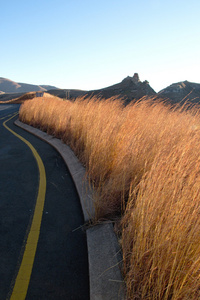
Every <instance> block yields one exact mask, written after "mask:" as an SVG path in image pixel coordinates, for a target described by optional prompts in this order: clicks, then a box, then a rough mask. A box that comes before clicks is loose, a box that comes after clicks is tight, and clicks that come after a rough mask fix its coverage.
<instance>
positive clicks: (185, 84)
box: [158, 80, 200, 104]
mask: <svg viewBox="0 0 200 300" xmlns="http://www.w3.org/2000/svg"><path fill="white" fill-rule="evenodd" d="M158 97H160V98H164V99H168V101H170V102H171V103H172V104H173V103H178V102H182V103H184V102H185V101H189V102H192V103H199V104H200V84H199V83H194V82H189V81H187V80H185V81H181V82H177V83H173V84H171V85H170V86H168V87H166V88H165V89H163V90H161V91H160V92H159V93H158Z"/></svg>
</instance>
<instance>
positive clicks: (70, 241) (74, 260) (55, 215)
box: [0, 105, 89, 300]
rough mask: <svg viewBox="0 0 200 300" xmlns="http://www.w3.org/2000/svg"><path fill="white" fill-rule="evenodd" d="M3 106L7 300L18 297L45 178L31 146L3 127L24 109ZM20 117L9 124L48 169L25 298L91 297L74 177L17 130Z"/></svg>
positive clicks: (0, 151) (1, 208)
mask: <svg viewBox="0 0 200 300" xmlns="http://www.w3.org/2000/svg"><path fill="white" fill-rule="evenodd" d="M3 108H4V106H3V105H1V106H0V299H1V300H4V299H5V300H7V299H10V298H12V297H13V296H12V294H13V288H14V286H15V284H16V278H17V275H18V271H19V269H20V266H21V264H22V261H23V255H24V250H25V248H26V243H27V241H28V235H29V231H30V228H31V224H32V221H33V216H34V212H35V206H36V201H37V195H38V185H39V180H40V176H39V171H38V166H37V163H36V159H35V157H34V156H33V153H32V152H31V150H30V149H29V147H28V146H27V145H26V144H25V143H24V142H22V141H21V140H20V139H18V138H17V137H16V136H14V135H13V134H12V133H11V132H9V131H8V130H7V129H6V128H5V127H4V126H3V122H4V121H5V120H7V119H9V117H7V116H8V115H10V114H13V113H14V112H16V111H17V110H18V109H19V105H7V107H6V109H3ZM16 118H17V116H16V117H14V118H13V119H12V120H10V121H8V122H7V123H6V125H7V126H8V127H9V128H10V129H11V130H13V131H14V132H16V133H17V134H19V135H21V136H23V137H24V138H25V139H26V140H27V141H29V142H30V143H31V145H33V147H34V148H35V149H36V151H37V152H38V154H39V156H40V157H41V159H42V162H43V164H44V167H45V170H46V196H45V203H44V208H43V214H42V222H41V227H40V234H39V240H38V244H37V250H36V254H35V259H34V263H33V268H32V273H31V277H30V282H29V284H28V290H27V295H26V298H25V299H27V300H32V299H37V300H43V299H45V300H48V299H54V300H56V299H74V300H78V299H82V300H84V299H89V276H88V258H87V244H86V234H85V232H84V231H83V230H81V229H80V227H81V225H82V224H83V222H84V221H83V215H82V210H81V205H80V202H79V198H78V195H77V192H76V189H75V186H74V183H73V181H72V178H71V176H70V174H69V171H68V169H67V167H66V166H65V164H64V162H63V160H62V158H61V157H60V155H59V154H58V153H57V152H56V151H55V150H54V149H53V148H52V147H51V146H49V145H48V144H47V143H45V142H43V141H41V140H40V139H38V138H36V137H34V136H32V135H31V134H29V133H27V132H25V131H24V130H22V129H20V128H18V127H16V126H15V125H14V124H13V122H14V120H15V119H16ZM19 299H20V298H19ZM16 300H17V299H16ZM20 300H22V299H20Z"/></svg>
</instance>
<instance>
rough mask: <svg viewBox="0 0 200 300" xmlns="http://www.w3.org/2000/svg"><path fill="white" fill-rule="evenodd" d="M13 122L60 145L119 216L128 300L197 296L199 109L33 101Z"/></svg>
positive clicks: (151, 102)
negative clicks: (67, 148) (53, 138)
mask: <svg viewBox="0 0 200 300" xmlns="http://www.w3.org/2000/svg"><path fill="white" fill-rule="evenodd" d="M20 120H21V121H22V122H25V123H27V124H30V125H32V126H34V127H38V128H40V129H42V130H44V131H46V132H48V133H49V134H52V135H54V136H56V137H58V138H61V139H62V140H63V141H64V142H65V143H67V144H68V145H69V146H70V147H71V148H72V149H73V151H74V152H75V153H76V155H77V156H78V157H79V159H80V160H81V161H82V163H83V164H84V166H85V167H86V170H87V174H88V177H89V179H90V183H91V185H92V186H93V187H94V189H95V195H94V197H95V200H96V202H95V203H96V204H95V206H96V218H97V219H103V218H114V217H116V216H118V217H119V216H120V218H121V232H122V239H121V244H122V250H123V260H124V278H125V281H126V286H127V298H128V299H149V300H154V299H156V300H157V299H160V300H161V299H162V300H163V299H164V300H169V299H170V300H171V299H172V300H182V299H185V300H187V299H191V300H195V299H199V298H200V146H199V145H200V111H199V108H198V107H193V108H188V107H186V106H185V107H171V106H169V105H166V104H164V103H163V102H159V101H157V100H155V99H147V98H144V99H141V100H140V101H138V102H136V103H133V104H129V105H128V106H124V105H123V101H122V100H119V99H117V98H110V99H108V100H99V99H98V98H97V97H93V98H79V99H77V100H75V101H74V102H70V101H62V100H59V99H58V98H55V99H54V98H45V99H40V98H37V99H34V100H29V101H26V102H24V104H23V105H22V106H21V108H20Z"/></svg>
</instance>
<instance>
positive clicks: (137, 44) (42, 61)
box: [0, 0, 200, 91]
mask: <svg viewBox="0 0 200 300" xmlns="http://www.w3.org/2000/svg"><path fill="white" fill-rule="evenodd" d="M0 10H1V16H0V41H1V44H0V45H1V46H0V77H5V78H8V79H11V80H14V81H17V82H25V83H32V84H51V85H55V86H57V87H60V88H67V89H68V88H69V89H70V88H77V89H86V90H91V89H98V88H103V87H106V86H109V85H112V84H115V83H118V82H120V81H121V80H122V79H123V78H125V77H126V76H133V74H134V73H135V72H137V73H139V76H140V79H141V80H142V81H144V80H148V81H149V83H150V85H151V86H152V88H154V89H155V90H156V91H159V90H161V89H162V88H164V87H166V86H168V85H170V84H171V83H174V82H178V81H182V80H186V79H187V80H188V81H193V82H197V83H200V1H199V0H190V1H186V0H183V1H180V0H138V1H136V0H40V1H39V0H35V1H31V0H24V1H22V0H18V1H16V0H7V1H1V4H0Z"/></svg>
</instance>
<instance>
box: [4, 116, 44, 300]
mask: <svg viewBox="0 0 200 300" xmlns="http://www.w3.org/2000/svg"><path fill="white" fill-rule="evenodd" d="M13 117H14V116H12V117H11V118H9V119H8V120H6V121H4V122H3V126H4V127H5V128H6V129H7V130H9V131H10V132H11V133H12V134H14V135H15V136H16V137H18V138H19V139H20V140H22V141H23V142H24V143H25V144H26V145H27V146H28V147H29V148H30V149H31V151H32V153H33V155H34V157H35V159H36V162H37V165H38V168H39V175H40V181H39V188H38V196H37V200H36V205H35V211H34V215H33V220H32V224H31V228H30V231H29V234H28V238H27V242H26V246H25V250H24V254H23V258H22V262H21V265H20V268H19V272H18V275H17V277H16V280H15V285H14V288H13V291H12V295H11V298H10V300H24V299H25V298H26V294H27V290H28V286H29V282H30V277H31V272H32V268H33V263H34V258H35V253H36V249H37V243H38V239H39V234H40V227H41V221H42V214H43V209H44V202H45V194H46V173H45V168H44V165H43V162H42V160H41V158H40V156H39V154H38V153H37V151H36V149H35V148H34V147H33V146H32V144H31V143H30V142H28V141H27V140H26V139H25V138H23V137H22V136H20V135H19V134H17V133H16V132H14V131H13V130H12V129H10V128H9V127H8V126H7V125H6V123H7V122H8V121H9V120H11V119H12V118H13Z"/></svg>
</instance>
